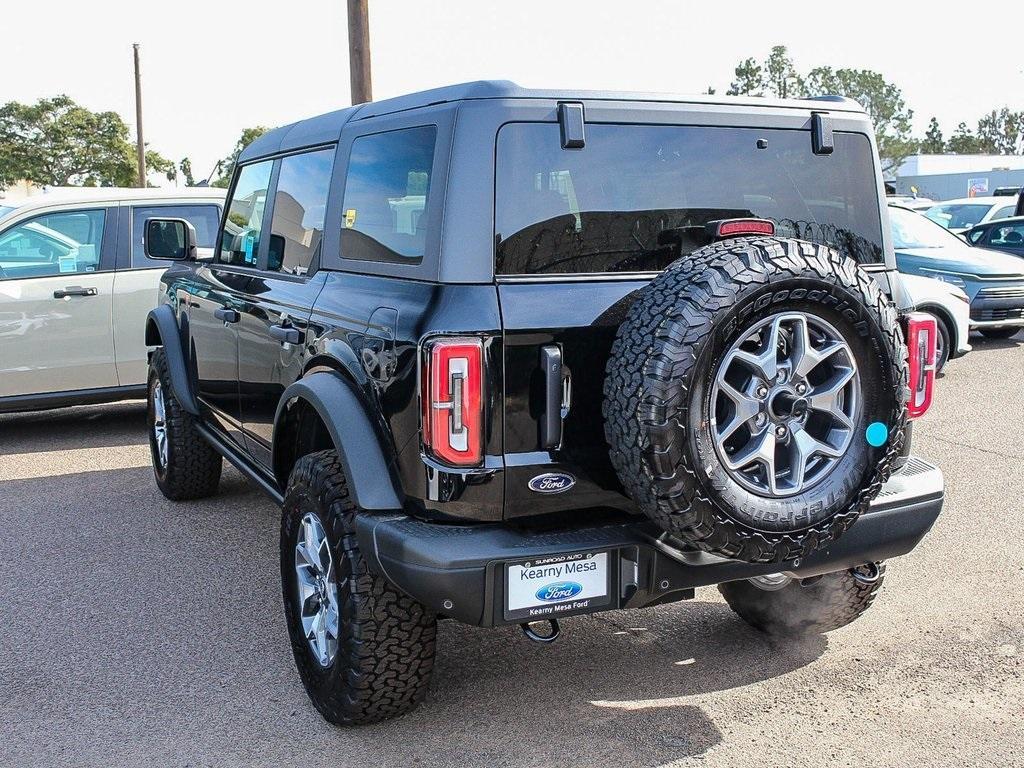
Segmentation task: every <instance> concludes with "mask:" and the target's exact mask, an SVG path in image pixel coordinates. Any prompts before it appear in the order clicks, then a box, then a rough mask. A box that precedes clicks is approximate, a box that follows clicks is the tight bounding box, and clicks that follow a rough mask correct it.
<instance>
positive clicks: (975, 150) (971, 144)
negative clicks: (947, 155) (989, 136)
mask: <svg viewBox="0 0 1024 768" xmlns="http://www.w3.org/2000/svg"><path fill="white" fill-rule="evenodd" d="M946 150H947V151H949V152H952V153H953V154H955V155H978V154H982V153H983V152H984V150H983V148H982V142H981V140H980V139H978V137H977V136H975V135H974V132H973V131H972V130H971V129H970V128H968V127H967V123H963V122H962V123H960V125H958V126H957V127H956V131H954V132H953V135H952V136H950V137H949V141H948V142H946Z"/></svg>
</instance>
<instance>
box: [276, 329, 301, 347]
mask: <svg viewBox="0 0 1024 768" xmlns="http://www.w3.org/2000/svg"><path fill="white" fill-rule="evenodd" d="M270 336H271V338H274V339H277V340H278V341H280V342H281V343H282V344H301V343H302V331H300V330H299V329H298V328H293V327H292V326H290V325H272V326H270Z"/></svg>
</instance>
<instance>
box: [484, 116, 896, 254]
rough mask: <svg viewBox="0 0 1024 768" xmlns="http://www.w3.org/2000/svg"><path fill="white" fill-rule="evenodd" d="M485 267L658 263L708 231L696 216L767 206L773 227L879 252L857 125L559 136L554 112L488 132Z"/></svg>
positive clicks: (620, 130)
mask: <svg viewBox="0 0 1024 768" xmlns="http://www.w3.org/2000/svg"><path fill="white" fill-rule="evenodd" d="M497 149H498V153H497V160H496V171H495V173H496V190H495V234H496V237H497V251H496V271H497V273H498V274H540V273H561V274H570V273H601V272H652V271H660V270H662V269H664V268H665V267H666V266H668V265H669V264H671V263H672V262H673V261H675V260H676V259H678V258H680V257H681V256H685V255H687V254H689V253H691V252H692V251H694V250H695V249H697V248H699V247H701V246H703V245H706V244H707V243H708V242H709V237H708V235H707V232H706V229H705V225H706V224H707V223H708V222H709V221H714V220H718V219H730V218H741V217H756V218H763V219H771V220H772V221H774V222H775V224H776V231H777V234H779V235H780V236H783V237H799V238H802V239H805V240H812V241H816V242H821V243H825V244H828V245H831V246H833V247H835V248H837V249H839V250H840V251H842V252H844V253H847V254H849V255H850V256H853V257H854V258H856V259H857V260H858V261H859V262H861V263H870V262H880V261H882V260H883V255H882V238H881V234H882V227H881V223H880V215H879V195H878V187H877V184H876V180H875V175H874V167H875V162H874V158H873V157H872V152H871V144H870V142H869V140H868V138H867V137H866V136H863V135H861V134H853V133H839V132H837V133H836V134H835V152H834V153H833V154H831V155H815V154H814V153H813V152H812V151H811V135H810V133H809V132H808V131H798V130H780V129H774V130H773V129H763V128H724V127H701V126H669V125H664V126H662V125H611V124H603V125H602V124H593V125H589V124H588V125H587V134H586V146H585V147H583V148H582V149H562V145H561V139H560V133H559V126H558V125H557V124H555V123H510V124H508V125H505V126H504V127H502V129H501V131H500V132H499V134H498V147H497Z"/></svg>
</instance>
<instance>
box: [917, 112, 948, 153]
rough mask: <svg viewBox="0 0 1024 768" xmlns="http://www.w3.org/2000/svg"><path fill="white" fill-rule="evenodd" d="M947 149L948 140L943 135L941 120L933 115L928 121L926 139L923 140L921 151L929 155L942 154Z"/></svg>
mask: <svg viewBox="0 0 1024 768" xmlns="http://www.w3.org/2000/svg"><path fill="white" fill-rule="evenodd" d="M945 151H946V140H945V139H944V138H943V137H942V129H941V128H939V121H938V120H936V119H935V118H934V117H933V118H932V119H931V120H929V121H928V130H927V131H925V133H924V141H922V142H921V152H923V153H925V154H928V155H940V154H942V153H943V152H945Z"/></svg>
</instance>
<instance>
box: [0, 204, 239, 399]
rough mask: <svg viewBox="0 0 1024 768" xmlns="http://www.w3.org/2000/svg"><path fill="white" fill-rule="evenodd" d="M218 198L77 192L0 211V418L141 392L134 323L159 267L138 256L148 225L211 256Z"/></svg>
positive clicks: (142, 357) (152, 294) (153, 295)
mask: <svg viewBox="0 0 1024 768" xmlns="http://www.w3.org/2000/svg"><path fill="white" fill-rule="evenodd" d="M223 200H224V192H223V190H218V189H207V188H203V189H183V190H181V189H179V190H163V189H116V188H110V189H88V190H82V191H80V192H78V191H76V192H60V193H52V194H43V195H38V196H34V197H28V198H24V199H22V200H8V199H4V201H3V207H2V208H0V412H4V411H20V410H35V409H39V408H55V407H61V406H66V405H79V404H85V403H97V402H111V401H114V400H120V399H124V398H126V397H134V396H143V395H145V392H146V387H145V384H146V375H147V370H148V368H147V365H148V361H147V350H148V348H147V347H146V345H145V340H144V337H143V334H142V332H141V331H140V330H139V328H140V325H141V324H144V323H145V318H146V314H147V313H148V312H149V310H151V309H152V308H153V307H154V306H156V304H157V297H158V291H159V285H160V275H161V274H162V273H163V271H164V269H165V268H166V267H167V263H166V262H162V261H154V260H152V259H149V258H147V257H146V255H145V252H144V248H143V242H142V240H143V238H142V228H143V223H144V222H145V220H146V219H147V218H150V217H153V216H174V217H178V218H184V219H186V220H187V221H189V222H190V223H191V224H192V225H193V227H195V230H196V237H197V241H198V245H199V246H200V247H201V248H205V249H206V252H207V253H209V254H212V252H213V250H212V249H213V245H214V238H215V237H216V235H217V227H218V226H219V223H220V212H221V208H222V205H223Z"/></svg>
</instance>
